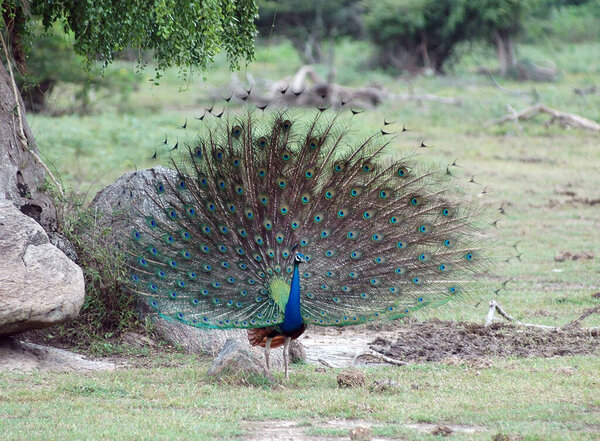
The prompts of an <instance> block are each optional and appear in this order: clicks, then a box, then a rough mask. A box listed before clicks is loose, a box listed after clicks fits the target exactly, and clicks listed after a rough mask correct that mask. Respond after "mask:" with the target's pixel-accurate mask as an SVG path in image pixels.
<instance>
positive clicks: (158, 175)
mask: <svg viewBox="0 0 600 441" xmlns="http://www.w3.org/2000/svg"><path fill="white" fill-rule="evenodd" d="M176 178H177V173H176V171H175V170H172V169H169V168H166V167H162V166H158V167H154V168H150V169H147V170H141V171H135V172H129V173H126V174H124V175H123V176H121V177H120V178H119V179H117V181H115V183H114V184H112V185H109V186H108V187H106V188H104V189H102V190H101V191H100V192H98V194H97V195H96V197H95V198H94V200H93V201H92V204H91V206H92V207H93V208H95V209H96V210H97V212H98V213H99V217H98V219H99V223H100V224H101V225H103V226H105V227H110V229H111V231H112V234H113V237H114V240H115V241H116V242H118V243H120V245H125V244H124V243H123V241H124V240H128V239H127V238H128V237H130V232H131V230H132V228H133V227H134V226H137V227H138V228H144V226H145V219H144V218H145V216H149V215H152V216H154V217H155V218H158V219H159V220H160V218H161V216H164V214H163V213H164V211H163V210H162V209H161V208H160V207H158V206H157V205H156V203H155V202H154V197H155V196H154V189H155V187H156V183H157V182H163V183H165V182H169V181H171V182H173V181H174V180H175V179H176ZM151 196H152V197H151ZM140 307H141V308H142V312H149V309H147V308H144V306H143V305H140ZM152 319H153V323H154V325H155V326H156V330H157V332H158V333H159V334H160V335H161V336H162V337H163V338H164V339H165V340H166V341H168V342H170V343H172V344H174V345H179V346H182V347H183V348H185V349H186V350H187V351H189V352H195V353H199V354H208V355H211V356H213V357H214V356H216V355H217V354H218V353H219V352H220V351H221V349H222V348H223V345H224V344H225V341H227V340H228V339H233V340H236V341H237V342H239V343H241V344H242V345H245V346H246V347H248V348H250V350H252V351H253V352H254V354H255V355H256V356H262V354H263V349H262V348H251V347H250V346H249V343H248V337H247V334H246V331H245V330H244V329H231V330H224V331H223V330H214V329H202V328H193V327H191V326H187V325H184V324H182V323H177V322H168V321H166V320H163V319H162V318H160V317H157V316H156V315H153V316H152ZM296 344H297V345H300V343H299V342H295V343H294V345H296ZM298 361H300V360H298ZM270 362H271V366H274V367H281V366H283V351H282V350H281V349H274V350H272V351H271V358H270Z"/></svg>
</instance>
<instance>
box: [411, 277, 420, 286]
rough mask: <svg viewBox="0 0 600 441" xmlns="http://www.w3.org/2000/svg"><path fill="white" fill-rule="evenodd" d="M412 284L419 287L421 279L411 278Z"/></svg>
mask: <svg viewBox="0 0 600 441" xmlns="http://www.w3.org/2000/svg"><path fill="white" fill-rule="evenodd" d="M412 283H414V284H415V285H420V284H421V279H420V278H419V277H413V279H412Z"/></svg>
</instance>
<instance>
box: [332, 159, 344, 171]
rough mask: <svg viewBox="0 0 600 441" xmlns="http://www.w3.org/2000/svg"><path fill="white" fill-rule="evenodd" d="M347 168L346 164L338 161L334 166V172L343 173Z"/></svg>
mask: <svg viewBox="0 0 600 441" xmlns="http://www.w3.org/2000/svg"><path fill="white" fill-rule="evenodd" d="M345 168H346V164H344V163H343V162H342V161H337V162H335V163H334V164H333V171H335V172H337V173H340V172H343V171H344V169H345Z"/></svg>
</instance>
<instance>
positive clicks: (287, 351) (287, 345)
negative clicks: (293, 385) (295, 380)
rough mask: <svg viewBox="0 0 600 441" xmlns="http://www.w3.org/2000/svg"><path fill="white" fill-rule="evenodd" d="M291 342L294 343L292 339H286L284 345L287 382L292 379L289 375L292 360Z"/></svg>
mask: <svg viewBox="0 0 600 441" xmlns="http://www.w3.org/2000/svg"><path fill="white" fill-rule="evenodd" d="M290 341H292V337H286V338H285V340H284V343H283V365H284V366H285V379H286V381H287V380H289V379H290V376H289V374H288V364H289V358H290Z"/></svg>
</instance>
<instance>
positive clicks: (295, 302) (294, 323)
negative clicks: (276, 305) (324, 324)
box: [280, 262, 302, 332]
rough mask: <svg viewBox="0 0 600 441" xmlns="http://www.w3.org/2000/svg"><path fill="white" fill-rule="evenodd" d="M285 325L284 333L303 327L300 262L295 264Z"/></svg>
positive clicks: (283, 326)
mask: <svg viewBox="0 0 600 441" xmlns="http://www.w3.org/2000/svg"><path fill="white" fill-rule="evenodd" d="M284 317H285V318H284V320H283V323H282V324H281V325H280V328H281V330H282V331H283V332H294V331H296V330H297V329H299V328H300V327H301V326H302V315H301V314H300V272H299V271H298V262H294V275H293V276H292V287H291V289H290V297H289V299H288V302H287V304H286V305H285V313H284Z"/></svg>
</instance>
